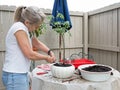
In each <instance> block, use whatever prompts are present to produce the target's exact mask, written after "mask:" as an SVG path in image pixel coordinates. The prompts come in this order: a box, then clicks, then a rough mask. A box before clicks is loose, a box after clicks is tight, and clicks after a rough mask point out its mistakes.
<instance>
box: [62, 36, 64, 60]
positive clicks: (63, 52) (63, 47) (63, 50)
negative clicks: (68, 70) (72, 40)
mask: <svg viewBox="0 0 120 90" xmlns="http://www.w3.org/2000/svg"><path fill="white" fill-rule="evenodd" d="M62 41H63V60H65V35H64V34H62Z"/></svg>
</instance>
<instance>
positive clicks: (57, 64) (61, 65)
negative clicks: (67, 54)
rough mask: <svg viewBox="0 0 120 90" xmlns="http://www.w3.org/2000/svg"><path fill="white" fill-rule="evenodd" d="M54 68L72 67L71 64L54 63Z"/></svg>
mask: <svg viewBox="0 0 120 90" xmlns="http://www.w3.org/2000/svg"><path fill="white" fill-rule="evenodd" d="M54 66H59V67H69V66H72V65H71V64H66V63H55V64H54Z"/></svg>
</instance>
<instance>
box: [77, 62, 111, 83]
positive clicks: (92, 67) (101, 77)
mask: <svg viewBox="0 0 120 90" xmlns="http://www.w3.org/2000/svg"><path fill="white" fill-rule="evenodd" d="M78 70H79V71H80V73H81V75H82V77H83V78H84V79H86V80H89V81H106V80H108V79H109V78H110V76H111V73H112V70H113V69H112V67H110V66H108V65H102V64H86V65H81V66H79V67H78Z"/></svg>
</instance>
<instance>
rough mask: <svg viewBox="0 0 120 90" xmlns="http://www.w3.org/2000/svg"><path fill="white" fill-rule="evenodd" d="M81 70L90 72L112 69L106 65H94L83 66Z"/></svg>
mask: <svg viewBox="0 0 120 90" xmlns="http://www.w3.org/2000/svg"><path fill="white" fill-rule="evenodd" d="M82 70H85V71H90V72H107V71H110V70H112V69H111V68H109V67H107V66H100V65H94V66H89V67H86V68H83V69H82Z"/></svg>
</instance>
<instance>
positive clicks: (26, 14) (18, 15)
mask: <svg viewBox="0 0 120 90" xmlns="http://www.w3.org/2000/svg"><path fill="white" fill-rule="evenodd" d="M45 17H46V16H45V14H44V13H43V12H42V11H41V10H40V9H39V8H37V7H33V6H30V7H24V6H21V7H18V8H17V9H16V11H15V16H14V21H15V22H17V21H21V22H23V23H24V21H25V20H28V21H29V22H30V23H31V24H36V23H38V22H41V23H42V22H43V21H44V19H45Z"/></svg>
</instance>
